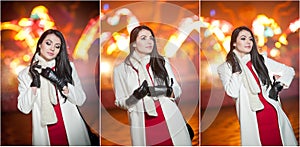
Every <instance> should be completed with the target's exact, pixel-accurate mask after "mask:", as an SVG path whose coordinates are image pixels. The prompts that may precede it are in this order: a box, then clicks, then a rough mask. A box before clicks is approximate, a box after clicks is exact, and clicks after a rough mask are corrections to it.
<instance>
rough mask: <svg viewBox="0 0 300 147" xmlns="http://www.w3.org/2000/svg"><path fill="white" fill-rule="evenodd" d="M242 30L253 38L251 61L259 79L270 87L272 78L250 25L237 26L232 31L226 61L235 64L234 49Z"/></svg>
mask: <svg viewBox="0 0 300 147" xmlns="http://www.w3.org/2000/svg"><path fill="white" fill-rule="evenodd" d="M242 30H246V31H248V32H249V33H250V34H251V36H252V38H253V39H252V42H253V46H252V49H251V51H250V56H251V62H252V64H253V66H254V68H255V70H256V72H257V74H258V77H259V79H260V80H261V81H262V83H263V84H264V85H267V87H269V86H270V85H271V79H270V77H269V73H268V69H267V67H266V65H265V63H264V57H263V56H262V55H260V54H259V52H258V49H257V45H256V42H255V39H254V38H255V37H254V35H253V33H252V31H251V30H250V29H249V28H248V27H246V26H240V27H237V28H235V29H234V30H233V31H232V34H231V40H230V51H229V52H228V54H227V56H226V62H228V63H229V64H230V65H231V66H233V64H235V63H234V58H235V56H236V55H235V54H234V52H233V50H234V49H235V44H236V40H237V37H238V35H239V33H240V32H241V31H242Z"/></svg>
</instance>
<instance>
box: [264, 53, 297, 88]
mask: <svg viewBox="0 0 300 147" xmlns="http://www.w3.org/2000/svg"><path fill="white" fill-rule="evenodd" d="M264 59H265V63H266V65H267V67H268V70H269V74H270V75H269V76H270V77H273V75H279V76H280V78H278V79H277V81H280V82H281V83H283V84H284V88H285V89H286V88H288V87H289V86H290V84H291V82H292V80H293V78H294V76H295V70H294V69H293V68H292V67H289V66H286V65H285V64H282V63H279V62H277V61H275V60H272V59H270V58H267V57H266V56H264ZM271 80H273V78H271Z"/></svg>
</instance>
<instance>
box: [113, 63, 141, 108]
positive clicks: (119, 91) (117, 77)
mask: <svg viewBox="0 0 300 147" xmlns="http://www.w3.org/2000/svg"><path fill="white" fill-rule="evenodd" d="M124 71H125V69H124V64H121V65H119V66H116V67H115V68H114V72H113V78H114V79H113V83H114V85H113V87H114V93H115V105H116V106H117V107H120V108H122V109H125V110H127V109H130V108H131V107H132V106H134V105H135V104H136V103H137V102H138V101H139V99H137V98H135V97H134V96H131V94H129V93H128V92H127V91H128V88H129V87H128V84H126V83H125V79H124V74H125V72H124ZM137 86H138V85H137Z"/></svg>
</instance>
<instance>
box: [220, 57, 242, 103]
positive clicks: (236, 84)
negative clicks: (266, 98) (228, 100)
mask: <svg viewBox="0 0 300 147" xmlns="http://www.w3.org/2000/svg"><path fill="white" fill-rule="evenodd" d="M218 74H219V77H220V79H221V81H222V84H223V87H224V90H225V92H226V93H227V95H229V96H231V97H232V98H238V96H239V91H240V87H241V84H242V74H243V72H242V73H238V72H236V73H232V69H231V66H230V65H229V64H228V63H227V62H225V63H223V64H221V65H220V66H219V67H218Z"/></svg>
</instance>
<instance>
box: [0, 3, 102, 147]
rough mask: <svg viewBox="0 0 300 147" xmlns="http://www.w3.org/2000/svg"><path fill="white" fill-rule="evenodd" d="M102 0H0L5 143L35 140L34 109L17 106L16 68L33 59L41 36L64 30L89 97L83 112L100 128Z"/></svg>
mask: <svg viewBox="0 0 300 147" xmlns="http://www.w3.org/2000/svg"><path fill="white" fill-rule="evenodd" d="M99 11H100V9H99V2H97V1H94V2H80V1H77V2H67V1H62V2H58V1H57V2H56V1H55V2H54V1H53V2H51V1H49V2H38V1H36V2H26V1H22V2H21V1H20V2H13V1H5V2H3V1H2V2H1V145H31V144H32V143H31V133H32V123H31V113H30V114H28V115H25V114H23V113H21V112H20V111H18V109H17V97H18V89H17V88H18V81H17V75H18V73H19V72H20V71H21V70H22V69H24V67H25V66H27V65H29V64H30V61H31V58H32V55H33V53H34V52H35V48H36V42H37V40H38V38H39V36H40V35H41V34H42V33H43V32H44V31H45V30H47V29H50V28H53V29H58V30H60V31H61V32H62V33H63V35H64V37H65V39H66V42H67V48H68V53H69V58H70V60H71V61H72V62H74V64H75V67H76V70H77V72H78V75H79V78H80V80H81V84H82V86H83V89H84V91H85V92H86V95H87V100H86V102H85V103H84V105H83V106H81V107H80V111H81V113H82V115H83V117H84V118H85V120H86V121H87V123H88V124H90V126H92V128H93V129H94V130H96V131H97V132H98V130H99V94H98V92H99V90H98V87H99V86H98V85H99V59H98V58H99V28H100V27H99V24H100V23H99V18H100V17H99V16H100V13H99Z"/></svg>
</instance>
